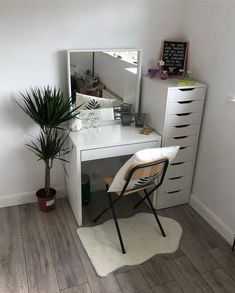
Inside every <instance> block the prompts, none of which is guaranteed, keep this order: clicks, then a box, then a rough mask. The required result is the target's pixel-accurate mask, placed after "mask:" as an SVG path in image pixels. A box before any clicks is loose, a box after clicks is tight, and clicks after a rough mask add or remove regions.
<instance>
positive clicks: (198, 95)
mask: <svg viewBox="0 0 235 293" xmlns="http://www.w3.org/2000/svg"><path fill="white" fill-rule="evenodd" d="M205 92H206V89H205V88H203V87H197V88H194V87H191V88H182V89H169V91H168V101H169V102H174V101H187V100H200V99H203V98H204V97H205Z"/></svg>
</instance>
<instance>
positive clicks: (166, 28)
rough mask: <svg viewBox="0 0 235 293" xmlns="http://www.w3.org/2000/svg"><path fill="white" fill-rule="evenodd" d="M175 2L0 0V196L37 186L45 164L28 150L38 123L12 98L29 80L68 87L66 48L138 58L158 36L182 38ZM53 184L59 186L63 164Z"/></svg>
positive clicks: (151, 51) (147, 54) (153, 47)
mask: <svg viewBox="0 0 235 293" xmlns="http://www.w3.org/2000/svg"><path fill="white" fill-rule="evenodd" d="M181 4H182V3H181V2H180V1H164V0H162V1H77V2H75V1H50V2H47V1H25V2H23V1H15V2H11V1H8V2H6V1H5V2H0V40H1V45H0V53H1V54H0V82H1V83H0V128H1V131H0V141H1V143H0V201H1V199H3V198H5V199H6V198H9V197H10V195H12V194H16V197H15V198H17V196H18V195H19V196H20V195H22V193H23V194H24V193H25V192H30V191H33V190H36V189H38V188H39V187H42V184H43V178H44V175H43V164H38V162H36V161H35V157H34V156H33V155H32V154H31V153H30V152H29V151H27V150H26V149H25V147H24V143H25V140H26V139H28V138H29V135H31V134H32V133H34V131H35V127H34V126H33V125H32V123H31V121H30V120H29V119H28V118H26V116H25V115H24V113H22V111H20V110H19V109H18V107H17V106H16V104H15V101H14V99H15V98H17V99H20V95H19V91H24V90H25V89H28V88H29V87H31V86H43V85H47V84H50V85H57V86H60V87H61V88H62V89H64V90H65V89H66V53H65V51H66V50H67V49H79V48H80V49H83V48H135V47H136V48H142V49H143V63H144V66H145V68H146V67H147V64H148V61H149V59H150V58H153V57H156V58H158V56H159V54H160V48H161V42H162V40H163V39H167V38H173V37H175V38H179V37H180V35H181V34H180V32H181V29H180V23H181V19H182V15H181V12H182V7H181ZM52 183H53V186H58V185H64V172H63V169H62V168H61V167H60V165H57V166H55V169H54V172H53V180H52Z"/></svg>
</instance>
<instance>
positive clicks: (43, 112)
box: [17, 86, 79, 212]
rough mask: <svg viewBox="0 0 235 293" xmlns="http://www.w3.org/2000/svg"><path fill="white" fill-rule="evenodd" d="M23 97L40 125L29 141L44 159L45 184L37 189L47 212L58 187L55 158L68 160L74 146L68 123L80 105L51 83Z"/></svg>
mask: <svg viewBox="0 0 235 293" xmlns="http://www.w3.org/2000/svg"><path fill="white" fill-rule="evenodd" d="M21 96H22V97H23V103H22V105H21V104H20V103H18V102H17V103H18V105H19V106H20V107H21V109H22V110H23V111H24V112H25V113H26V114H27V115H28V116H29V117H30V118H31V119H32V120H33V121H34V122H35V123H36V124H37V125H38V126H39V127H40V134H39V136H38V137H37V138H36V139H35V140H34V141H31V142H29V143H27V144H26V146H27V148H28V149H30V150H31V151H32V152H33V153H34V154H35V155H36V156H37V157H38V160H43V161H44V163H45V185H44V188H42V189H40V190H38V191H37V193H36V195H37V197H38V204H39V208H40V209H41V210H42V211H45V212H48V211H51V210H53V209H54V208H55V195H56V190H55V189H53V188H51V184H50V177H51V176H50V173H51V169H52V167H53V162H54V160H61V161H64V162H66V160H65V159H64V156H65V155H66V154H68V153H69V152H70V151H71V149H69V148H66V147H65V141H66V138H67V136H68V135H69V131H68V128H67V125H66V123H67V122H68V121H70V120H72V119H74V118H76V117H77V115H78V114H79V111H78V107H74V106H73V104H72V100H71V99H67V98H64V95H63V93H62V92H61V90H60V89H56V88H51V87H50V86H47V87H44V88H42V89H40V88H31V89H30V90H29V91H26V93H25V94H23V93H21Z"/></svg>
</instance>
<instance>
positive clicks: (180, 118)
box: [166, 112, 201, 126]
mask: <svg viewBox="0 0 235 293" xmlns="http://www.w3.org/2000/svg"><path fill="white" fill-rule="evenodd" d="M200 120H201V113H200V112H194V113H181V114H173V115H168V116H167V118H166V125H167V126H176V125H185V124H199V123H200Z"/></svg>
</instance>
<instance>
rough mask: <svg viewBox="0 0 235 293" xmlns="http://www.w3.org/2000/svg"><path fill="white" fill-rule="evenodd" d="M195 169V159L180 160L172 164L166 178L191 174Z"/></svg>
mask: <svg viewBox="0 0 235 293" xmlns="http://www.w3.org/2000/svg"><path fill="white" fill-rule="evenodd" d="M192 171H193V161H188V162H179V163H175V164H173V165H170V166H169V167H168V169H167V172H166V178H174V177H179V176H186V175H191V174H192Z"/></svg>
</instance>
